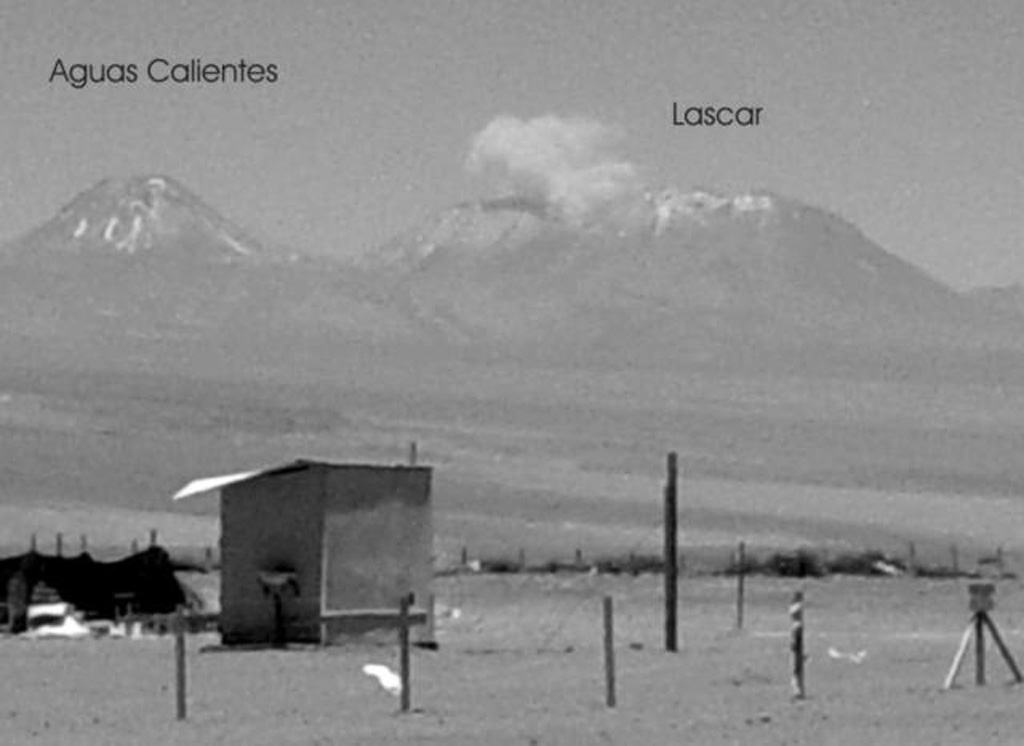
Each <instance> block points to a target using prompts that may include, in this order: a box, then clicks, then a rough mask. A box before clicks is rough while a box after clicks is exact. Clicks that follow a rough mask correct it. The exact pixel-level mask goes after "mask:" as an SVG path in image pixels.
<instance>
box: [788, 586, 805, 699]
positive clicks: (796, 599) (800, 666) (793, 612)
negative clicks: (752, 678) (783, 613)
mask: <svg viewBox="0 0 1024 746" xmlns="http://www.w3.org/2000/svg"><path fill="white" fill-rule="evenodd" d="M789 620H790V624H791V627H790V650H791V651H792V653H793V698H794V699H803V698H804V697H805V696H806V690H805V689H804V592H803V591H802V590H798V591H794V592H793V601H792V603H791V604H790V605H789Z"/></svg>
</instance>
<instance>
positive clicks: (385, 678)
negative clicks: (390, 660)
mask: <svg viewBox="0 0 1024 746" xmlns="http://www.w3.org/2000/svg"><path fill="white" fill-rule="evenodd" d="M363 673H365V674H366V675H367V676H372V677H373V678H375V679H377V681H378V682H380V685H381V686H382V687H384V691H386V692H387V693H388V694H393V695H395V696H396V697H397V696H398V695H399V694H401V693H402V679H401V678H399V676H398V674H396V673H395V672H394V671H392V670H391V669H390V668H388V667H387V666H382V665H380V664H379V663H367V664H366V665H365V666H363Z"/></svg>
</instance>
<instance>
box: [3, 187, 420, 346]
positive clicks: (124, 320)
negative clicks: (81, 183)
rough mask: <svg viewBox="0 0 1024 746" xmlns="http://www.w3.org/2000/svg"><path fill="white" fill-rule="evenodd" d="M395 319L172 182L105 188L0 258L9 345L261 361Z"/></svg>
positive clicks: (334, 268) (338, 272)
mask: <svg viewBox="0 0 1024 746" xmlns="http://www.w3.org/2000/svg"><path fill="white" fill-rule="evenodd" d="M387 316H388V314H387V313H386V312H383V311H381V310H380V309H377V308H375V307H373V306H372V305H371V304H367V303H363V302H361V301H359V300H358V299H357V298H356V297H355V294H354V292H353V289H352V287H350V285H349V281H348V273H346V272H345V271H344V270H343V269H342V268H341V267H340V266H338V265H337V264H336V263H334V262H331V261H327V260H324V259H320V258H316V257H312V256H306V255H299V254H295V253H288V252H286V251H283V250H279V249H275V248H268V247H267V246H266V245H264V244H263V243H261V242H260V241H258V240H257V239H255V238H254V237H252V236H251V235H250V234H249V233H247V232H246V231H245V230H243V229H242V228H240V227H238V226H237V225H235V224H234V223H232V222H231V221H229V220H227V219H226V218H224V217H223V216H222V215H220V214H219V213H218V212H217V211H216V210H214V209H213V208H211V207H210V206H208V205H207V204H206V203H205V202H203V201H202V200H201V199H200V198H199V197H198V196H196V195H195V194H194V193H193V192H191V191H190V190H189V189H188V188H186V187H185V186H183V185H182V184H180V183H179V182H177V181H175V180H174V179H171V178H169V177H167V176H151V175H147V176H140V177H136V178H131V179H127V180H105V181H101V182H99V183H98V184H96V185H94V186H93V187H91V188H90V189H88V190H86V191H84V192H82V193H81V194H79V195H77V196H76V197H74V198H73V199H72V200H71V201H70V202H69V203H67V205H66V206H65V207H63V208H62V209H61V210H60V211H59V213H58V214H57V215H56V216H55V217H54V218H53V219H51V220H49V221H47V222H46V223H45V224H43V225H42V226H40V227H39V228H37V229H35V230H33V231H31V232H29V233H28V234H27V235H25V236H23V237H22V238H20V239H18V240H15V241H13V242H11V243H9V244H7V245H6V246H4V247H2V248H0V347H2V345H3V344H4V342H5V341H6V342H7V343H8V344H10V343H11V342H12V340H15V341H17V340H20V341H22V342H26V341H27V342H29V343H31V344H32V345H33V349H34V350H43V349H47V348H48V347H49V346H53V347H54V349H57V350H58V351H60V350H63V351H64V352H66V353H68V354H71V355H73V356H74V355H77V356H81V357H89V356H93V355H96V354H104V355H106V356H107V357H126V356H127V352H126V351H132V352H131V354H132V355H134V356H135V357H137V358H138V359H140V360H143V361H145V360H146V359H147V355H149V354H150V352H147V351H143V352H139V349H140V347H147V346H148V348H154V347H160V348H162V349H168V350H169V349H171V348H177V349H180V350H183V352H181V354H180V356H179V357H180V359H181V361H182V362H183V363H184V364H188V363H189V359H190V358H192V357H195V358H198V357H200V356H199V355H198V354H197V355H193V354H192V353H190V352H187V351H185V350H186V348H188V347H189V346H190V345H193V346H194V345H199V346H201V347H204V349H206V350H207V352H205V353H203V356H205V358H207V359H216V357H217V355H218V354H220V352H223V353H224V354H227V351H228V350H231V349H235V350H237V351H239V354H240V355H241V356H242V357H244V358H245V359H247V360H252V359H259V358H260V357H261V356H263V355H265V354H268V351H269V350H272V349H273V348H274V346H275V345H277V346H280V345H281V343H282V342H281V341H282V339H284V340H295V339H301V338H305V337H307V336H316V335H328V336H339V335H341V336H345V335H347V336H350V337H352V336H355V337H360V338H371V339H372V338H374V337H375V336H376V335H378V334H381V333H386V332H389V331H393V330H394V328H395V322H394V320H393V319H389V318H387ZM399 326H400V324H399ZM101 343H102V344H101ZM101 346H102V347H104V349H105V350H106V351H105V352H102V353H99V352H96V350H99V349H100V347H101ZM210 350H212V351H213V352H210ZM254 351H256V352H254ZM64 352H61V353H60V354H64Z"/></svg>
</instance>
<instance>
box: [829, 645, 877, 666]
mask: <svg viewBox="0 0 1024 746" xmlns="http://www.w3.org/2000/svg"><path fill="white" fill-rule="evenodd" d="M867 654H868V651H867V650H859V651H857V652H856V653H843V652H840V651H839V650H836V649H835V648H829V649H828V657H829V658H835V659H836V660H847V661H850V662H851V663H862V662H863V661H864V658H866V657H867Z"/></svg>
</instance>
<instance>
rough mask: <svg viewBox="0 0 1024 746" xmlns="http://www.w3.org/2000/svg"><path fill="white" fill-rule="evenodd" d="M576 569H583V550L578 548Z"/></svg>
mask: <svg viewBox="0 0 1024 746" xmlns="http://www.w3.org/2000/svg"><path fill="white" fill-rule="evenodd" d="M576 567H583V550H582V549H580V548H579V547H576Z"/></svg>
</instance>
